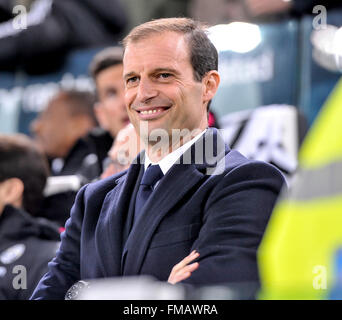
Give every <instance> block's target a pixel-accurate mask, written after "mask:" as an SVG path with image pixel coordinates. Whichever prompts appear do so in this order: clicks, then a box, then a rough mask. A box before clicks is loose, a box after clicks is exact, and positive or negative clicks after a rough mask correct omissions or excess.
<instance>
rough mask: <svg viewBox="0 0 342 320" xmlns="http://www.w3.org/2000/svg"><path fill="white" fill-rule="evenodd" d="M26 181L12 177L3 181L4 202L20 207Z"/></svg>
mask: <svg viewBox="0 0 342 320" xmlns="http://www.w3.org/2000/svg"><path fill="white" fill-rule="evenodd" d="M23 194H24V183H23V182H22V181H21V180H20V179H18V178H10V179H7V180H5V181H3V182H2V186H1V197H2V202H3V203H4V204H10V205H12V206H14V207H17V208H20V207H21V206H22V202H23Z"/></svg>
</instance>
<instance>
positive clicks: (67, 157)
mask: <svg viewBox="0 0 342 320" xmlns="http://www.w3.org/2000/svg"><path fill="white" fill-rule="evenodd" d="M94 103H95V98H94V96H93V95H92V94H91V93H90V92H82V91H77V90H61V91H60V92H58V93H57V94H56V95H55V96H54V97H53V98H52V99H51V100H50V102H49V103H48V105H47V107H46V109H45V110H44V111H43V112H42V113H41V114H39V116H38V117H37V118H36V119H35V120H34V121H33V122H32V124H31V130H32V132H33V134H34V138H35V140H36V141H37V143H38V144H39V145H40V146H41V147H42V149H43V150H44V152H45V154H46V155H47V157H48V158H49V160H50V162H51V174H52V175H71V174H76V173H80V174H82V175H84V176H86V177H88V178H89V179H91V178H94V177H96V173H99V172H102V167H101V162H96V165H98V168H96V169H95V171H96V173H95V174H94V173H93V172H92V171H94V169H93V168H92V167H91V168H89V165H88V162H87V161H86V157H87V156H88V155H89V154H95V155H96V154H97V153H96V147H97V146H96V143H97V141H96V140H95V141H93V139H92V137H88V136H87V135H88V133H89V132H90V131H91V129H93V128H95V127H96V125H97V120H96V117H95V114H94ZM84 161H85V162H84ZM91 164H92V162H91Z"/></svg>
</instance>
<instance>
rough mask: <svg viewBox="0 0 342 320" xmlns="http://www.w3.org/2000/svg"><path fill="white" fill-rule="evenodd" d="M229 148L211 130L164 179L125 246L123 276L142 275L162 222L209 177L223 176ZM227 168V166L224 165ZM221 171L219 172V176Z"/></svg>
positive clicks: (183, 156) (214, 131)
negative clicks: (210, 175) (152, 239)
mask: <svg viewBox="0 0 342 320" xmlns="http://www.w3.org/2000/svg"><path fill="white" fill-rule="evenodd" d="M228 152H229V148H228V147H227V146H225V144H224V142H223V139H222V137H221V136H220V134H219V132H218V131H217V130H216V129H208V130H207V132H206V133H205V135H204V136H203V137H201V138H200V139H198V140H197V141H196V143H195V144H194V145H192V147H191V148H190V149H188V150H187V151H186V152H185V153H184V154H183V155H182V157H181V158H180V161H179V163H180V164H175V165H173V166H172V168H171V169H170V170H169V171H168V172H167V174H166V175H165V176H164V177H163V178H162V180H160V183H159V184H158V186H157V188H156V189H155V190H154V192H153V193H152V195H151V197H150V198H149V200H148V201H147V202H146V205H145V208H144V211H143V212H142V217H141V219H139V220H138V221H137V223H136V224H135V225H134V226H133V229H132V231H131V233H130V234H129V237H128V239H127V243H126V246H125V254H126V258H125V264H124V266H123V275H136V274H139V272H140V269H141V266H142V264H143V261H144V257H145V255H146V251H147V249H148V246H149V244H150V240H151V238H152V236H153V234H154V232H155V230H156V228H157V227H158V225H159V223H160V222H161V221H162V219H163V218H164V217H165V215H167V214H168V213H170V211H171V210H172V208H173V207H174V206H175V205H176V204H177V203H179V202H180V201H182V199H183V198H184V196H185V195H186V193H187V192H188V191H189V190H191V189H192V188H194V187H195V186H196V184H198V183H199V182H200V181H201V180H202V179H203V178H205V176H206V175H207V174H213V172H216V173H214V174H220V173H222V172H220V170H218V171H217V170H216V169H215V168H217V167H220V166H217V164H218V163H222V162H225V160H224V159H225V157H224V156H225V154H226V153H228ZM223 166H225V163H223ZM217 172H218V173H217Z"/></svg>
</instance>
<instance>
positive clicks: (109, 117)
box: [90, 47, 129, 139]
mask: <svg viewBox="0 0 342 320" xmlns="http://www.w3.org/2000/svg"><path fill="white" fill-rule="evenodd" d="M122 55H123V49H122V48H121V47H109V48H106V49H104V50H102V51H100V52H99V53H98V54H96V55H95V57H94V58H93V60H92V62H91V64H90V73H91V76H92V78H93V80H94V82H95V86H96V96H97V103H96V104H95V115H96V118H97V121H98V122H99V125H100V127H101V128H103V129H104V130H106V131H107V132H108V133H109V134H110V135H111V137H112V138H113V139H115V137H116V136H117V134H118V133H119V131H120V130H121V129H122V128H124V127H125V126H126V125H127V124H128V123H129V118H128V115H127V111H126V106H125V101H124V94H125V86H124V81H123V78H122V73H123V66H122Z"/></svg>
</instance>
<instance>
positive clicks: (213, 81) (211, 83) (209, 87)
mask: <svg viewBox="0 0 342 320" xmlns="http://www.w3.org/2000/svg"><path fill="white" fill-rule="evenodd" d="M202 81H203V84H204V92H203V101H204V102H209V101H210V100H211V99H212V98H214V96H215V94H216V91H217V89H218V86H219V84H220V75H219V73H218V72H217V71H216V70H211V71H209V72H208V73H207V74H206V75H205V76H204V77H203V79H202Z"/></svg>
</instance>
